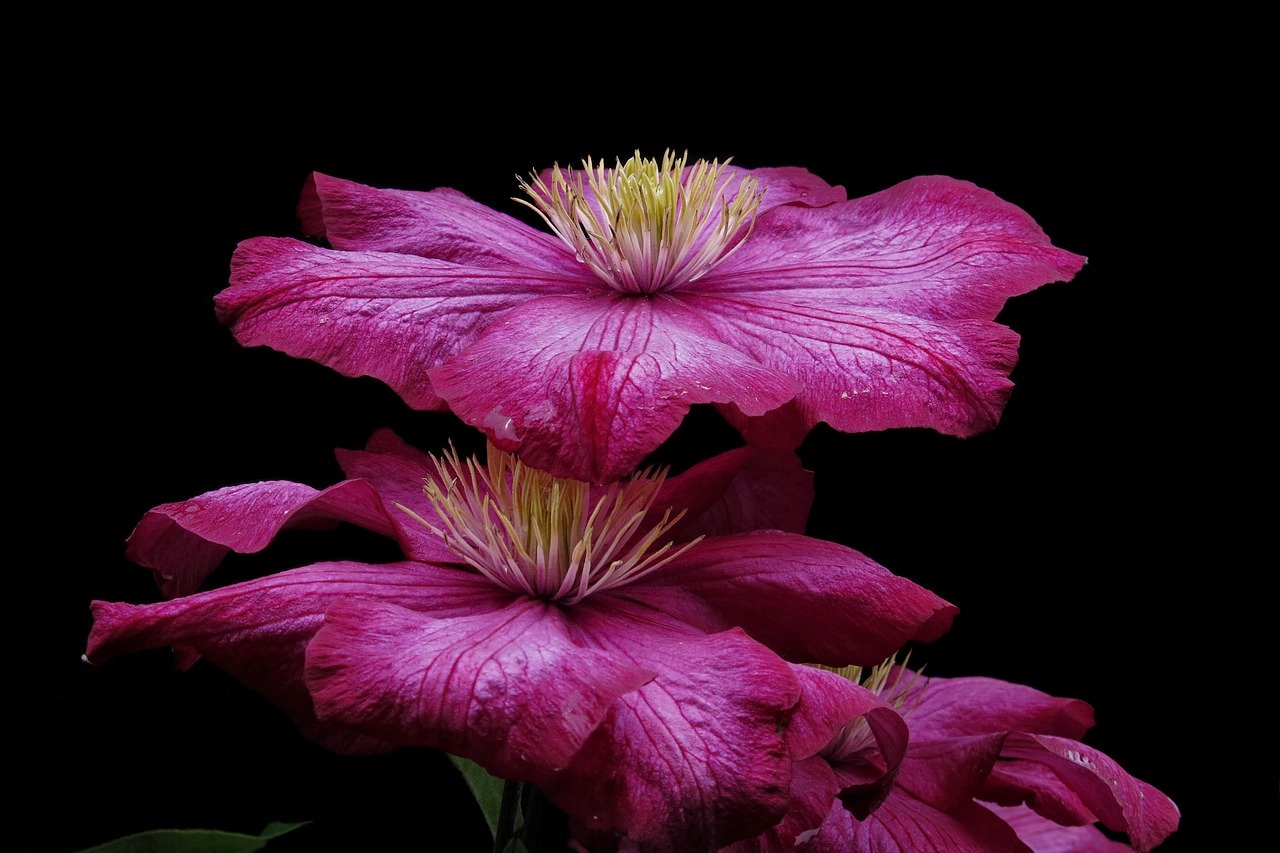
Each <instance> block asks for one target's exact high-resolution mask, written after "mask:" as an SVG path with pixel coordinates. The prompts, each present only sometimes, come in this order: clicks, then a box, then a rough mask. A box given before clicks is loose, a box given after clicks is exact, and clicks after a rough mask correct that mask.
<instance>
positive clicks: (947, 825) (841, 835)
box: [802, 791, 1030, 853]
mask: <svg viewBox="0 0 1280 853" xmlns="http://www.w3.org/2000/svg"><path fill="white" fill-rule="evenodd" d="M802 849H804V850H805V851H806V853H849V851H851V850H867V851H875V853H1029V850H1030V849H1029V848H1028V847H1027V846H1026V845H1025V844H1023V843H1022V842H1021V841H1020V840H1019V839H1018V836H1017V835H1016V834H1014V832H1013V830H1012V829H1010V828H1009V826H1008V825H1007V824H1006V823H1005V822H1004V821H1002V820H1000V818H998V817H996V816H995V815H994V814H992V813H991V812H989V811H987V810H986V809H984V808H983V807H982V806H979V805H977V804H976V803H968V804H967V805H965V806H963V807H961V808H960V809H957V810H956V811H954V812H950V813H946V812H941V811H938V810H937V809H935V808H933V807H932V806H929V805H926V804H925V803H922V802H920V801H919V800H916V799H913V798H912V797H911V796H910V795H908V794H904V793H902V792H900V791H894V792H893V793H892V794H890V795H889V798H888V799H887V800H885V802H884V804H883V805H882V806H880V808H878V809H876V810H875V811H874V812H872V813H871V815H870V816H868V817H867V818H866V819H865V820H862V821H859V820H857V819H856V818H854V816H853V815H851V814H849V813H848V812H847V811H845V810H844V809H843V808H841V807H840V806H839V805H837V806H836V807H835V808H833V809H832V810H831V812H830V814H828V815H827V820H826V822H825V823H823V825H822V830H821V831H820V832H819V833H818V834H817V836H815V837H814V839H813V840H812V841H811V842H809V844H808V845H807V846H805V847H804V848H802Z"/></svg>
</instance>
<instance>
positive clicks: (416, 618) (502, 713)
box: [88, 433, 954, 849]
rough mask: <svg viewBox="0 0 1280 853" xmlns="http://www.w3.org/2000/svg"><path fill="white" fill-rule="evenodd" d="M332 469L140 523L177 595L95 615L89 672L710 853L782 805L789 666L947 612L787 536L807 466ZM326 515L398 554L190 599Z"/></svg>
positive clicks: (842, 552)
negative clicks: (207, 687) (224, 571)
mask: <svg viewBox="0 0 1280 853" xmlns="http://www.w3.org/2000/svg"><path fill="white" fill-rule="evenodd" d="M339 461H340V463H341V464H342V466H343V469H344V471H345V472H346V474H347V476H348V477H349V478H350V479H348V480H346V481H344V482H342V483H340V484H338V485H336V486H333V487H331V488H329V489H326V490H323V491H317V490H315V489H311V488H309V487H306V486H301V485H298V484H295V483H282V482H268V483H257V484H252V485H246V486H238V487H233V488H229V489H223V490H220V491H217V492H212V493H209V494H206V495H203V496H201V497H198V498H195V499H193V500H191V501H185V502H181V503H176V504H167V505H165V506H161V507H157V508H156V509H155V510H152V511H151V512H150V513H148V514H147V516H146V517H145V518H144V519H143V521H142V522H141V523H140V524H139V526H138V529H137V530H136V531H135V533H134V535H133V537H132V539H131V541H130V554H131V556H133V557H134V559H136V560H138V561H139V562H141V563H143V564H144V565H147V566H149V567H151V568H152V569H153V570H155V571H156V573H157V576H158V578H159V579H160V581H161V583H162V586H163V588H164V589H165V591H166V592H167V593H168V594H176V595H178V596H179V597H177V598H174V599H172V600H170V601H166V602H162V603H157V604H149V605H131V604H122V603H106V602H95V603H94V605H93V607H94V616H95V623H94V627H93V631H92V634H91V636H90V640H89V649H88V655H89V657H90V658H91V659H93V660H94V661H100V660H105V659H107V658H109V657H111V656H113V655H116V654H120V653H125V652H130V651H135V650H138V649H144V648H151V647H156V646H161V645H166V644H169V645H173V646H174V648H175V649H176V650H177V652H178V654H179V660H180V663H181V664H183V665H190V664H191V663H192V662H194V661H195V660H196V659H197V658H198V657H200V656H204V657H207V658H208V659H209V660H210V661H212V662H213V663H215V664H216V665H218V666H220V667H222V668H223V669H225V670H227V671H229V672H231V673H232V674H233V675H235V676H236V677H238V678H239V679H240V680H242V681H243V682H245V683H246V684H248V685H250V686H251V687H254V688H255V689H258V690H260V691H262V692H263V693H265V694H266V695H268V696H269V697H271V698H272V699H273V700H275V701H276V702H277V703H278V704H280V705H281V707H283V708H284V709H285V710H286V711H288V712H289V713H290V714H291V715H292V716H293V717H294V718H295V719H296V720H297V721H298V723H299V725H300V726H301V728H302V729H303V730H304V731H305V732H307V733H308V734H309V735H311V736H312V737H315V738H317V739H319V740H321V741H322V742H324V743H326V744H328V745H329V746H331V747H333V748H336V749H339V750H342V751H346V752H355V753H359V752H369V751H376V750H380V749H388V748H391V747H394V746H398V745H418V746H428V747H436V748H440V749H444V750H447V751H449V752H452V753H455V754H458V755H462V756H465V757H468V758H471V759H473V760H475V761H477V762H479V763H480V764H481V765H483V766H485V767H486V768H487V769H489V770H490V771H491V772H493V773H495V774H497V775H499V776H502V777H505V778H510V779H522V780H529V781H533V782H536V783H538V784H539V785H541V786H542V787H543V788H544V789H545V790H546V792H547V793H548V795H549V796H550V797H551V798H552V800H553V801H554V802H556V803H557V804H559V805H560V806H561V807H563V808H565V809H566V810H567V811H569V812H570V813H571V814H572V815H574V817H575V820H576V821H577V822H578V823H579V825H581V826H583V827H586V828H588V829H590V830H596V831H621V832H624V833H626V835H627V836H628V837H629V838H631V839H634V840H635V841H636V842H637V843H639V844H641V845H643V846H646V847H654V848H660V849H667V848H675V847H689V848H695V849H705V848H706V847H708V846H715V845H720V844H725V843H729V842H732V841H734V840H735V839H739V838H744V837H749V836H752V835H755V834H758V833H760V832H761V831H763V830H765V829H766V828H767V827H768V826H770V825H772V824H774V823H776V822H777V821H778V820H779V819H780V818H781V817H783V815H784V813H785V812H786V810H787V808H788V802H789V799H788V791H789V790H790V789H791V788H792V767H793V762H792V752H793V751H794V746H793V745H789V742H788V740H787V736H786V733H785V730H786V724H787V722H788V720H789V718H790V717H791V715H792V713H793V710H794V708H795V706H796V704H797V702H798V701H799V699H800V693H801V691H800V678H799V677H797V676H796V675H795V674H793V667H792V665H790V664H787V663H785V662H784V661H783V660H782V659H781V658H780V657H779V656H778V653H780V654H782V655H785V656H788V657H792V658H795V659H805V660H818V661H831V662H838V661H844V660H849V659H853V660H863V661H870V660H876V659H879V658H881V657H883V656H884V655H885V654H887V653H888V652H889V651H890V650H892V649H893V648H896V647H898V646H900V645H901V644H902V643H904V642H906V641H909V640H912V639H919V640H929V639H932V638H934V637H936V636H938V635H939V634H941V633H942V632H943V631H944V630H945V629H946V628H947V626H948V625H949V623H950V620H951V616H952V614H953V612H954V608H953V607H951V606H950V605H948V604H947V603H946V602H944V601H942V600H940V599H938V598H937V597H936V596H933V595H932V594H930V593H929V592H927V591H925V590H923V589H921V588H919V587H917V586H916V585H914V584H912V583H911V582H909V581H906V580H904V579H901V578H897V577H895V576H893V575H892V574H890V573H889V572H887V571H886V570H885V569H883V568H881V567H880V566H878V565H876V564H875V563H873V562H871V561H870V560H868V559H866V558H865V557H863V556H862V555H860V554H858V553H856V552H854V551H851V550H849V549H847V548H843V547H841V546H837V545H833V544H830V543H825V542H820V541H817V540H813V539H808V538H806V537H804V536H801V535H798V534H796V533H794V532H788V531H790V530H798V529H800V527H801V526H802V525H803V521H804V516H805V514H806V513H807V509H808V503H809V500H810V499H811V484H810V481H809V478H808V474H807V473H806V472H803V471H802V470H801V469H800V467H799V464H798V461H797V460H796V458H795V457H794V456H793V455H791V454H767V453H761V452H753V451H749V450H740V451H734V452H731V453H728V454H724V455H722V456H719V457H716V458H715V459H712V460H709V461H707V462H705V463H703V464H701V465H699V466H697V467H696V468H694V469H692V470H690V471H689V472H687V473H686V474H684V475H682V476H680V477H675V478H672V479H670V480H666V481H665V482H664V481H662V479H661V478H660V477H659V478H655V479H647V478H644V477H640V478H637V480H634V481H632V482H630V483H627V484H615V485H614V486H610V487H589V486H587V484H585V483H579V482H576V481H569V480H559V479H556V478H553V477H550V476H549V475H547V474H544V473H542V472H538V471H534V470H532V469H528V468H525V467H524V466H522V465H520V464H519V463H516V462H514V461H513V460H512V459H511V458H510V457H508V456H506V455H505V454H500V453H496V452H494V453H493V455H492V456H491V461H490V465H489V466H488V467H487V468H486V467H484V466H480V465H474V464H469V463H463V462H462V461H461V460H459V459H457V457H456V456H449V457H446V458H445V460H443V461H442V460H436V459H433V458H432V457H429V456H427V455H426V454H423V453H420V452H418V451H414V450H412V449H410V448H408V447H407V446H405V445H404V444H403V443H402V442H400V440H399V439H398V438H396V437H395V436H393V435H391V434H389V433H381V434H379V435H377V436H375V437H374V439H373V440H372V441H371V442H370V445H369V447H368V449H367V450H366V451H364V452H340V453H339ZM424 482H426V484H427V489H426V492H427V493H426V495H425V496H424V494H423V483H424ZM669 507H674V508H675V510H670V509H668V508H669ZM680 510H684V512H683V513H681V512H680ZM334 521H348V522H352V523H355V524H359V525H361V526H364V527H367V528H369V529H371V530H375V531H378V532H381V533H384V534H387V535H389V536H392V537H395V538H396V540H397V541H398V542H399V543H400V545H401V546H402V548H403V550H404V552H405V555H406V558H407V559H405V560H403V561H400V562H396V563H391V564H385V565H368V564H363V563H355V562H332V563H320V564H316V565H312V566H307V567H305V568H299V569H294V570H291V571H286V572H282V573H280V574H277V575H273V576H269V577H264V578H261V579H258V580H252V581H247V582H244V583H239V584H235V585H232V586H228V587H224V588H221V589H214V590H210V591H207V592H199V593H196V592H194V590H196V589H197V588H199V586H200V585H201V583H202V582H203V580H204V579H205V577H206V576H207V575H208V574H209V572H211V571H212V570H213V569H214V567H215V566H216V565H217V563H218V562H219V561H220V560H221V558H222V557H223V556H224V555H225V554H226V553H228V551H233V550H234V551H240V552H249V551H256V550H260V549H262V548H263V547H265V546H266V545H267V544H268V542H269V541H270V540H271V539H272V538H273V537H274V535H275V534H276V533H277V532H278V531H279V530H281V529H282V528H284V527H289V526H318V525H326V524H331V523H333V522H334ZM763 528H773V529H763ZM700 537H701V538H700ZM779 613H785V614H786V618H785V619H779V618H777V615H778V614H779ZM771 649H772V650H771ZM775 652H776V653H775ZM846 719H848V717H844V718H841V719H840V720H837V723H842V722H843V721H844V720H846ZM829 728H830V726H829ZM826 734H827V735H828V736H829V734H830V731H828V732H827V733H826ZM794 739H795V736H794V735H792V741H794ZM824 742H825V740H824Z"/></svg>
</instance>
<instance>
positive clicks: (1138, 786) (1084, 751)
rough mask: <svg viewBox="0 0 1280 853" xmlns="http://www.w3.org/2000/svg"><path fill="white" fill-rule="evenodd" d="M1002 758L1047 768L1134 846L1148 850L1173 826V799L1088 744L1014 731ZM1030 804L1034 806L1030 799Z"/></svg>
mask: <svg viewBox="0 0 1280 853" xmlns="http://www.w3.org/2000/svg"><path fill="white" fill-rule="evenodd" d="M1001 757H1002V758H1004V759H1008V760H1011V761H1018V762H1032V763H1034V764H1040V765H1043V766H1044V767H1046V768H1048V769H1050V770H1052V771H1053V774H1054V775H1055V776H1056V777H1057V780H1058V783H1059V785H1060V786H1062V787H1065V788H1067V789H1068V790H1069V791H1070V792H1071V793H1072V794H1074V795H1075V796H1077V797H1079V798H1080V801H1081V802H1082V803H1083V804H1084V805H1085V806H1087V807H1088V809H1089V810H1090V811H1092V812H1093V814H1095V815H1097V817H1098V819H1099V820H1100V821H1102V823H1103V824H1105V825H1106V826H1107V827H1108V828H1110V829H1113V830H1115V831H1117V832H1125V833H1128V835H1129V840H1130V842H1132V844H1133V846H1134V848H1135V849H1137V850H1142V851H1146V850H1151V849H1152V848H1154V847H1155V846H1157V845H1158V844H1160V842H1162V841H1164V839H1165V838H1167V837H1168V836H1169V835H1170V833H1172V832H1173V831H1174V830H1175V829H1177V828H1178V819H1179V814H1178V807H1177V806H1175V805H1174V804H1173V801H1172V800H1170V799H1169V798H1168V797H1166V796H1165V795H1164V794H1162V793H1160V792H1159V791H1158V790H1156V789H1155V788H1154V787H1152V786H1151V785H1148V784H1147V783H1146V782H1143V781H1141V780H1140V779H1135V778H1134V777H1133V776H1130V775H1129V774H1128V773H1127V772H1125V770H1124V768H1123V767H1121V766H1120V765H1119V764H1117V763H1116V762H1115V761H1114V760H1112V759H1111V758H1110V757H1109V756H1107V755H1104V754H1103V753H1101V752H1099V751H1098V750H1096V749H1093V748H1092V747H1088V746H1085V745H1084V744H1082V743H1078V742H1076V741H1074V740H1069V739H1067V738H1061V737H1054V736H1052V735H1032V734H1023V733H1020V732H1015V733H1013V734H1011V735H1009V737H1008V739H1007V740H1006V741H1005V746H1004V750H1003V751H1002V753H1001ZM1035 793H1036V792H1035V791H1028V792H1027V794H1028V796H1032V795H1034V794H1035ZM1007 804H1009V805H1012V803H1007ZM1029 805H1031V807H1032V808H1036V802H1035V801H1034V799H1032V800H1031V802H1029ZM1037 810H1038V809H1037Z"/></svg>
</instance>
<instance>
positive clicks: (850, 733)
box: [810, 651, 924, 756]
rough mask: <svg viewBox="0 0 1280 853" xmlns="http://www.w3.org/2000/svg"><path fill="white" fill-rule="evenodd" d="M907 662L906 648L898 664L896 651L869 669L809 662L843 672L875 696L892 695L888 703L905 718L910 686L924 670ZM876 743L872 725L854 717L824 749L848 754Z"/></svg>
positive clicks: (908, 656) (816, 666) (834, 752)
mask: <svg viewBox="0 0 1280 853" xmlns="http://www.w3.org/2000/svg"><path fill="white" fill-rule="evenodd" d="M910 662H911V652H909V651H908V652H907V654H906V657H904V658H903V659H902V663H901V664H899V663H898V655H897V654H896V653H895V654H892V655H890V656H889V657H888V658H886V659H885V660H884V662H882V663H879V664H876V665H875V666H873V667H871V668H869V669H868V668H867V667H862V666H841V667H835V666H824V665H822V664H817V663H816V664H810V666H813V667H814V668H816V669H825V670H826V671H827V672H834V673H835V674H836V675H839V676H843V677H844V678H847V679H848V680H849V681H852V682H853V683H854V684H858V685H860V686H862V687H863V688H864V689H866V690H870V691H871V692H872V693H874V694H875V695H877V696H884V695H885V694H888V695H891V696H893V699H892V700H890V702H889V706H890V707H891V708H893V709H894V710H895V711H897V712H898V713H899V714H901V715H902V717H903V718H904V719H905V718H906V716H907V714H909V713H910V712H911V708H910V707H908V706H907V699H908V697H909V696H910V694H911V686H912V685H913V684H914V683H915V680H916V679H917V678H918V677H919V676H920V673H922V672H924V667H921V668H920V669H919V670H915V671H913V670H910V669H907V664H908V663H910ZM875 746H876V742H875V737H874V736H873V735H872V734H871V728H870V726H868V725H867V721H866V719H864V718H863V717H858V718H857V719H856V720H852V721H851V722H849V723H847V724H846V725H845V727H844V728H843V729H841V730H840V733H839V734H837V735H836V736H835V737H834V738H832V740H831V743H829V744H828V745H827V747H826V749H824V750H823V752H824V753H827V754H829V755H839V756H848V755H853V754H855V753H857V752H860V751H862V750H864V749H872V748H875Z"/></svg>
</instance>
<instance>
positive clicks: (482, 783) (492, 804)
mask: <svg viewBox="0 0 1280 853" xmlns="http://www.w3.org/2000/svg"><path fill="white" fill-rule="evenodd" d="M449 760H450V761H452V762H453V766H454V767H456V768H458V772H459V773H461V774H462V778H463V779H465V780H466V781H467V787H468V788H470V789H471V796H473V797H475V798H476V802H477V803H479V804H480V811H482V812H484V819H485V820H486V821H488V823H489V834H491V835H493V834H496V833H497V831H498V812H499V811H501V810H502V786H503V784H504V783H503V781H502V780H501V779H499V778H498V777H497V776H491V775H489V771H488V770H485V769H484V768H483V767H481V766H480V765H479V764H476V763H475V762H474V761H471V760H470V759H467V758H459V757H458V756H456V755H450V756H449Z"/></svg>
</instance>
